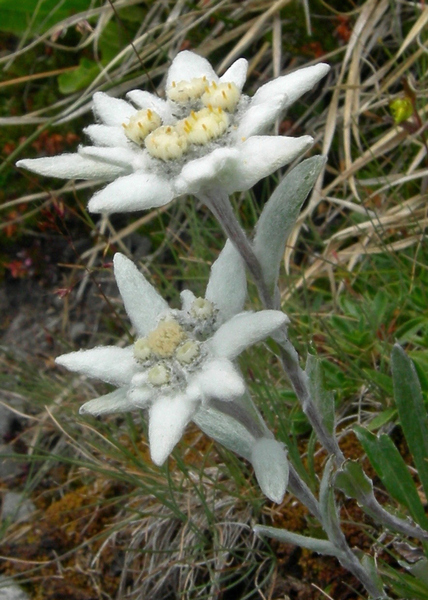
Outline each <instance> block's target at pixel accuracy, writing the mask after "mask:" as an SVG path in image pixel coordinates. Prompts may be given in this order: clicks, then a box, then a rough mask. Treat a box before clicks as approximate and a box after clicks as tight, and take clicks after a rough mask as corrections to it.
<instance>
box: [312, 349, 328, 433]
mask: <svg viewBox="0 0 428 600" xmlns="http://www.w3.org/2000/svg"><path fill="white" fill-rule="evenodd" d="M305 373H306V375H307V376H308V378H309V391H310V393H311V396H312V399H313V401H314V402H315V404H316V407H317V409H318V411H319V413H320V415H321V417H322V420H323V423H324V426H325V428H326V429H327V431H328V432H329V433H331V434H332V435H333V434H334V430H335V412H334V394H333V392H332V391H327V390H326V389H325V384H324V372H323V367H322V361H321V359H319V358H317V357H316V356H314V355H313V354H308V356H307V359H306V368H305Z"/></svg>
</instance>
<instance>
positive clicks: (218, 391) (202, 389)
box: [187, 358, 245, 401]
mask: <svg viewBox="0 0 428 600" xmlns="http://www.w3.org/2000/svg"><path fill="white" fill-rule="evenodd" d="M244 392H245V383H244V380H243V379H242V376H241V375H240V374H239V371H238V370H237V369H236V368H235V367H234V366H233V364H232V363H231V362H230V361H229V360H227V359H224V358H217V359H214V360H210V361H208V362H207V363H206V364H205V365H204V366H203V368H202V369H201V371H200V372H199V373H197V375H195V377H193V379H192V380H191V381H190V382H189V385H188V387H187V395H188V396H189V397H191V398H194V399H195V400H196V399H201V400H205V401H206V400H210V399H211V398H217V399H218V400H224V401H230V400H234V399H235V398H239V397H240V396H242V395H243V394H244Z"/></svg>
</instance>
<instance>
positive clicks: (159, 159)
mask: <svg viewBox="0 0 428 600" xmlns="http://www.w3.org/2000/svg"><path fill="white" fill-rule="evenodd" d="M329 68H330V67H329V66H328V65H326V64H323V63H320V64H317V65H314V66H311V67H306V68H303V69H299V70H298V71H295V72H294V73H291V74H289V75H285V76H283V77H278V78H277V79H275V80H273V81H271V82H269V83H267V84H265V85H263V86H262V87H261V88H260V89H259V90H258V91H257V92H256V93H255V95H254V96H253V97H252V98H249V97H248V96H246V95H245V94H242V88H243V85H244V83H245V79H246V73H247V61H246V60H245V59H243V58H241V59H239V60H237V61H236V62H235V63H233V65H232V66H231V67H230V68H229V69H228V70H227V71H226V73H225V74H224V75H223V76H222V77H220V78H219V77H218V76H217V75H216V73H215V72H214V70H213V69H212V67H211V65H210V63H209V62H208V61H207V60H205V59H204V58H202V57H200V56H198V55H197V54H194V53H193V52H189V51H184V52H180V53H179V54H178V55H177V57H176V58H175V59H174V61H173V62H172V65H171V67H170V69H169V71H168V76H167V81H166V99H165V100H162V99H161V98H159V97H158V96H155V95H154V94H150V93H149V92H145V91H141V90H133V91H131V92H129V93H128V98H129V100H130V101H131V102H132V104H131V103H130V102H126V101H125V100H120V99H117V98H112V97H110V96H108V95H107V94H104V93H102V92H98V93H96V94H95V95H94V97H93V106H94V113H95V116H96V117H97V118H98V119H99V121H100V123H99V124H96V125H90V126H89V127H87V128H86V130H85V132H86V133H87V135H88V136H89V138H90V140H91V141H92V143H93V146H81V147H80V148H79V150H78V153H77V154H62V155H59V156H54V157H46V158H36V159H27V160H21V161H19V162H18V166H19V167H23V168H25V169H29V170H30V171H34V172H35V173H39V174H40V175H47V176H52V177H61V178H65V179H104V180H105V181H112V183H110V184H109V185H107V187H105V188H104V189H103V190H101V191H100V192H98V193H97V194H95V196H93V198H92V199H91V200H90V202H89V207H88V208H89V210H90V211H92V212H96V213H111V212H124V211H132V210H143V209H148V208H154V207H158V206H163V205H165V204H167V203H168V202H170V201H171V200H172V199H173V198H175V197H176V196H180V195H181V194H187V193H190V194H199V193H201V192H204V190H207V189H212V188H219V187H220V188H222V189H223V190H225V191H226V192H227V193H233V192H236V191H244V190H248V189H250V188H251V187H252V186H253V185H254V184H255V183H257V181H259V180H260V179H262V178H263V177H266V176H267V175H269V174H270V173H272V172H274V171H276V170H277V169H278V168H280V167H282V166H283V165H285V164H287V163H289V162H291V161H292V160H294V159H295V158H297V157H298V156H299V155H300V154H302V153H303V152H304V151H305V150H307V149H308V148H309V147H310V146H311V144H312V142H313V139H312V138H311V137H310V136H308V135H306V136H301V137H297V138H293V137H285V136H273V135H260V134H264V133H266V131H268V130H269V129H270V128H271V127H272V125H273V124H274V123H275V121H276V119H277V118H278V117H279V116H280V115H281V113H282V112H283V111H284V110H285V109H286V108H288V106H290V104H292V102H294V101H295V100H296V99H297V98H299V97H300V96H301V95H302V94H304V93H305V92H307V91H308V90H310V89H311V88H312V87H313V86H314V85H315V84H316V83H317V82H318V81H319V80H320V79H321V78H322V77H324V76H325V75H326V73H327V72H328V70H329Z"/></svg>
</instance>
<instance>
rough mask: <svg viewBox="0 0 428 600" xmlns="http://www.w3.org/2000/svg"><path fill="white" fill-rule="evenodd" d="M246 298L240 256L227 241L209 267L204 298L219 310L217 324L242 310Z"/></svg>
mask: <svg viewBox="0 0 428 600" xmlns="http://www.w3.org/2000/svg"><path fill="white" fill-rule="evenodd" d="M246 297H247V277H246V274H245V265H244V261H243V260H242V257H241V255H240V254H239V252H238V251H237V249H236V248H235V246H234V245H233V244H232V243H231V241H230V240H227V242H226V245H225V246H224V248H223V250H222V251H221V252H220V254H219V257H218V258H217V260H216V261H215V262H214V263H213V265H212V267H211V275H210V279H209V281H208V285H207V291H206V294H205V298H206V299H207V300H210V301H211V302H213V304H214V305H215V307H216V308H217V309H218V310H219V313H220V314H219V319H218V322H220V323H223V322H224V321H227V320H229V319H230V318H232V317H233V316H234V315H236V314H237V313H239V312H241V311H242V309H243V308H244V303H245V299H246Z"/></svg>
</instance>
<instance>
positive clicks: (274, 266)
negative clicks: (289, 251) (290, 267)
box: [254, 156, 325, 289]
mask: <svg viewBox="0 0 428 600" xmlns="http://www.w3.org/2000/svg"><path fill="white" fill-rule="evenodd" d="M324 164H325V158H324V157H323V156H313V157H312V158H308V159H307V160H304V161H303V162H302V163H300V164H299V165H297V167H295V168H294V169H293V170H292V171H291V172H290V173H289V174H288V175H287V176H286V177H284V179H283V180H282V181H281V183H280V184H279V185H278V187H277V188H276V190H275V191H274V193H273V194H272V196H271V197H270V198H269V200H268V201H267V203H266V204H265V206H264V208H263V212H262V214H261V215H260V218H259V220H258V222H257V225H256V234H255V236H254V253H255V255H256V256H257V258H258V259H259V261H260V264H261V267H262V271H263V276H264V278H265V281H266V284H267V286H268V287H269V288H270V289H274V288H275V286H276V282H277V280H278V275H279V267H280V265H281V260H282V256H283V254H284V249H285V242H286V241H287V238H288V236H289V235H290V233H291V231H292V230H293V227H294V224H295V222H296V219H297V217H298V216H299V213H300V209H301V208H302V204H303V202H304V201H305V200H306V197H307V195H308V194H309V192H310V191H311V189H312V188H313V186H314V185H315V182H316V180H317V178H318V175H319V174H320V171H321V169H322V167H323V166H324Z"/></svg>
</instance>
